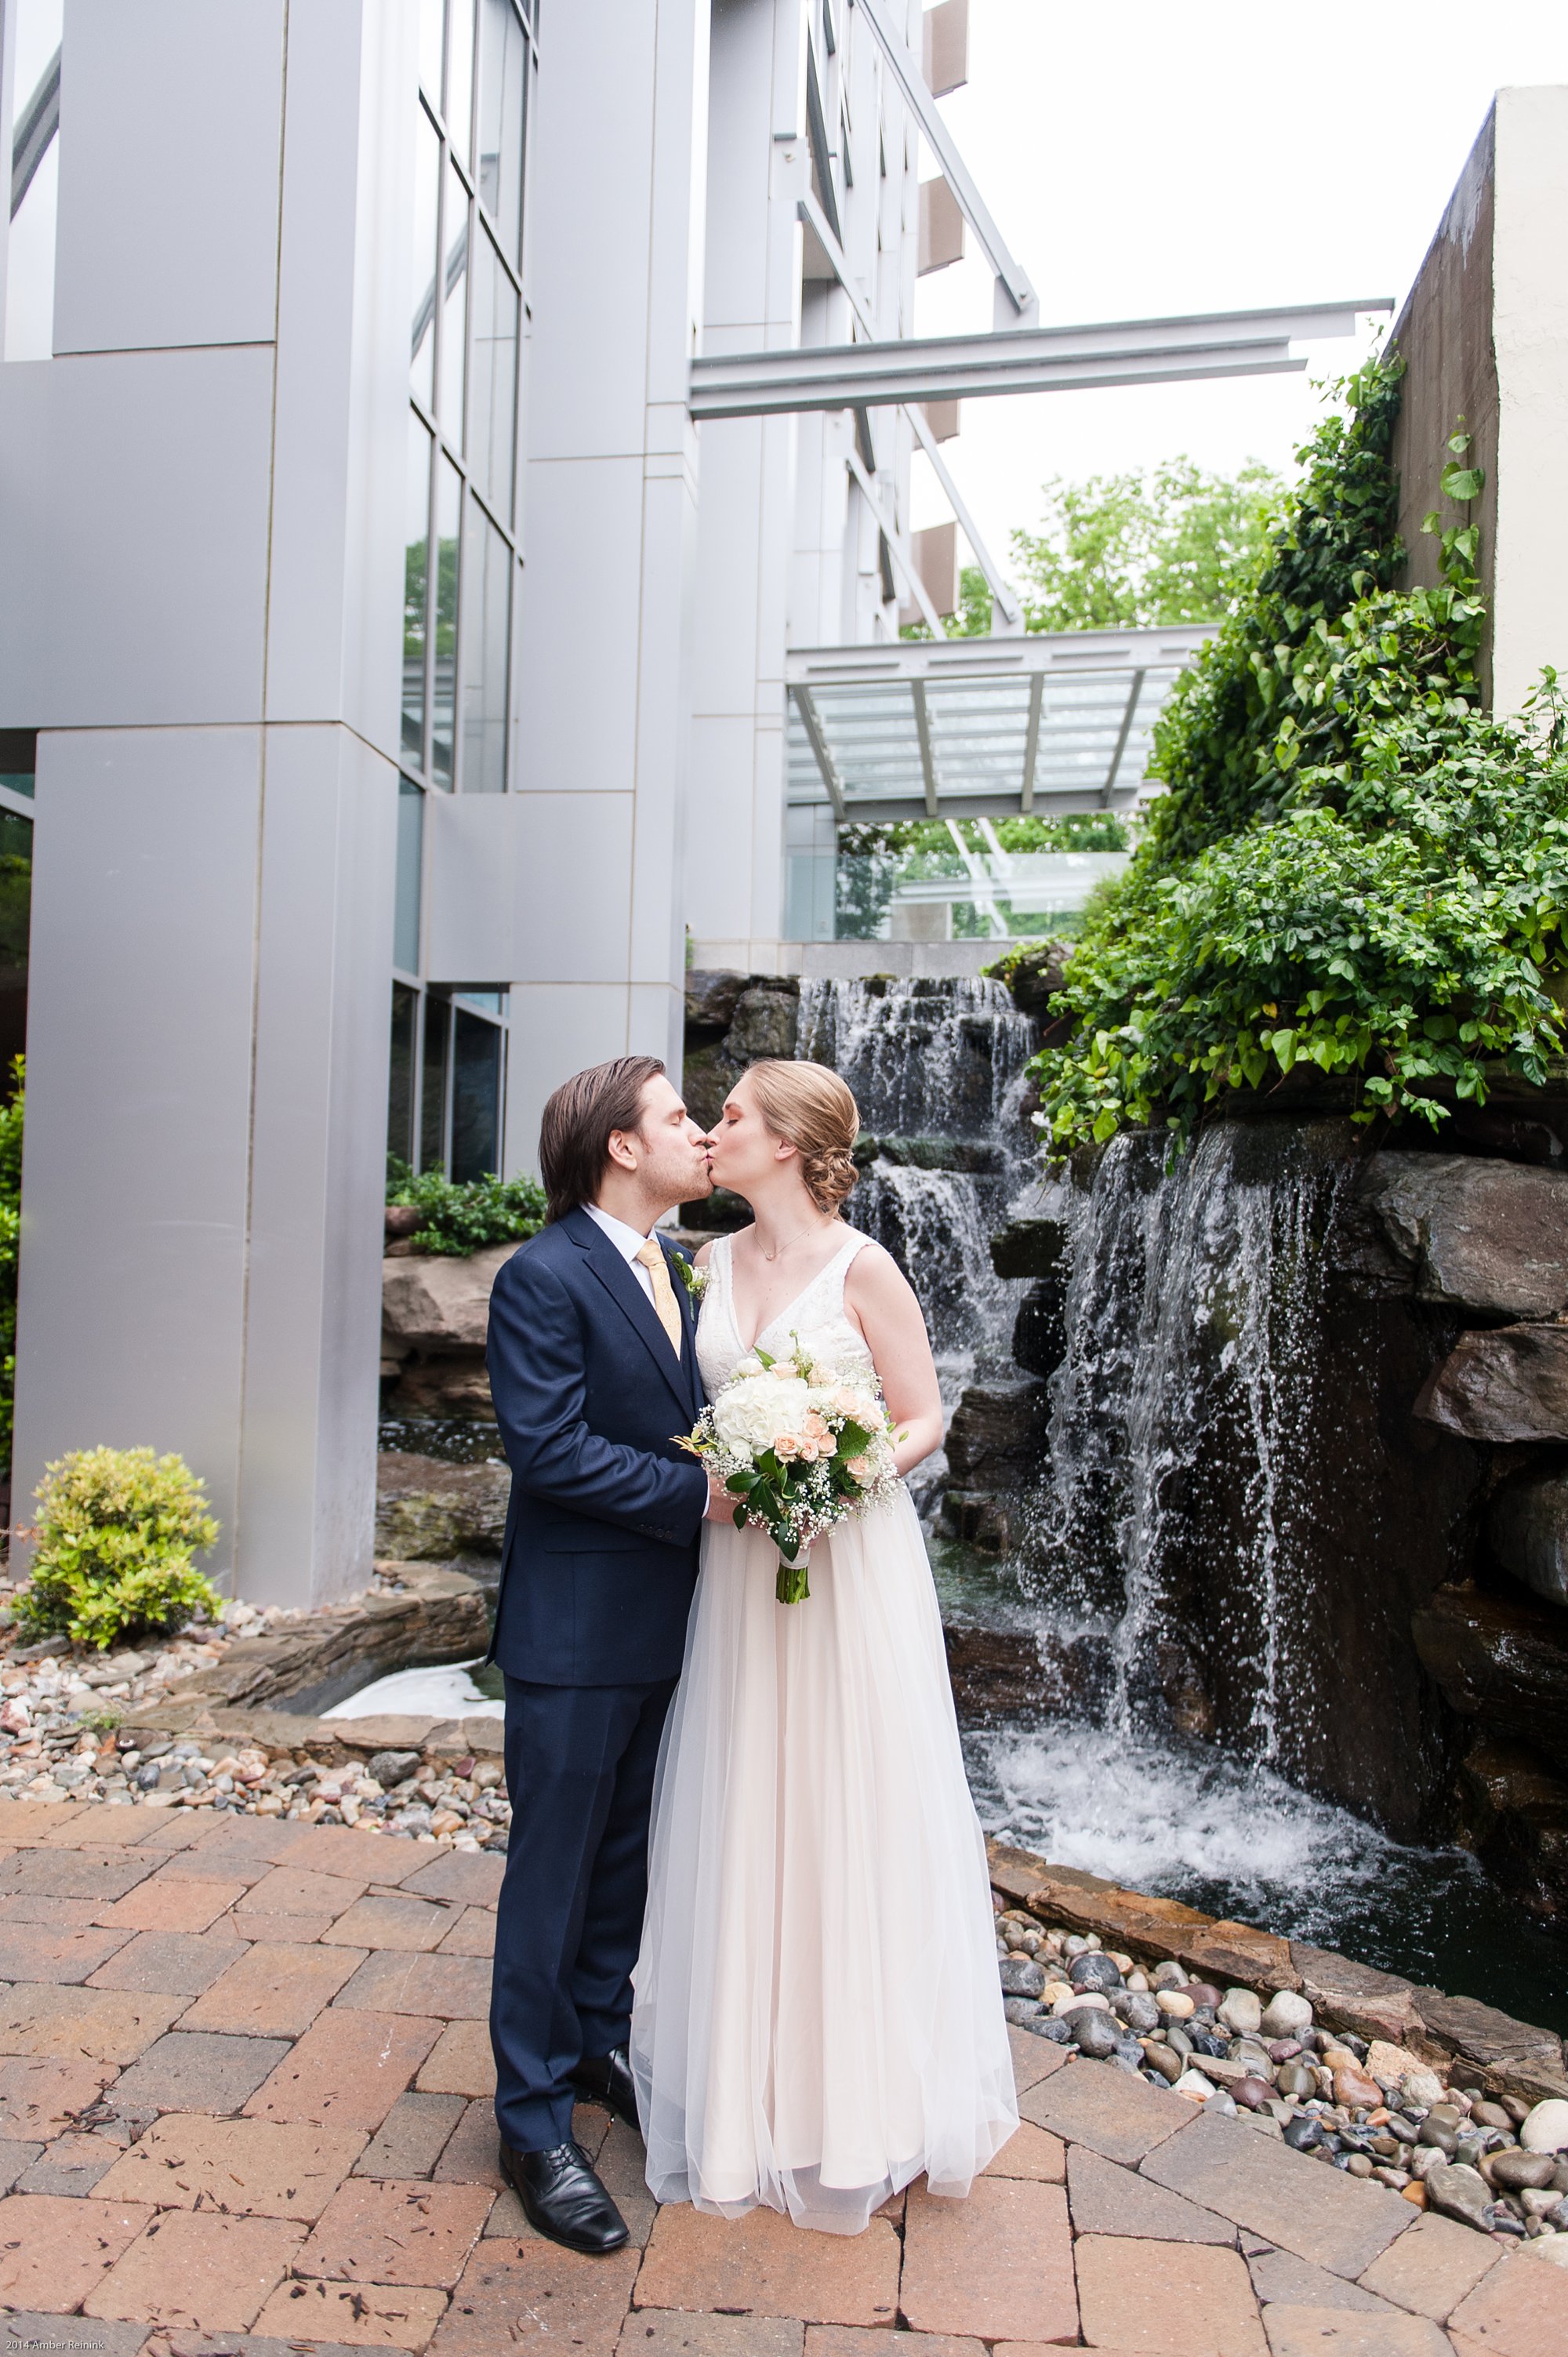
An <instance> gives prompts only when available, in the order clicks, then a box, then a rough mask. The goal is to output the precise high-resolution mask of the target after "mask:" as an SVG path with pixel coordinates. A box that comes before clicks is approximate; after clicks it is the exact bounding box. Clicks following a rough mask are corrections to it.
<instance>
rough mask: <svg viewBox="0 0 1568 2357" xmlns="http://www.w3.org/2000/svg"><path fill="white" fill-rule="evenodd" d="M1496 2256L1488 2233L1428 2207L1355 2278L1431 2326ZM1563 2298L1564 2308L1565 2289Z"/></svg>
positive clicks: (1498, 2251) (1566, 2301)
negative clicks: (1358, 2278)
mask: <svg viewBox="0 0 1568 2357" xmlns="http://www.w3.org/2000/svg"><path fill="white" fill-rule="evenodd" d="M1502 2256H1503V2253H1502V2250H1501V2249H1500V2248H1499V2246H1498V2244H1496V2243H1494V2242H1493V2241H1492V2240H1491V2239H1490V2237H1489V2236H1488V2235H1486V2234H1477V2232H1476V2230H1475V2228H1474V2227H1473V2226H1461V2225H1460V2223H1459V2222H1458V2220H1457V2219H1456V2218H1443V2217H1439V2215H1438V2214H1437V2212H1435V2211H1433V2210H1428V2211H1425V2212H1422V2213H1420V2214H1419V2215H1418V2216H1417V2218H1416V2221H1415V2223H1414V2225H1413V2226H1409V2227H1407V2228H1406V2229H1405V2232H1404V2233H1402V2235H1401V2236H1400V2238H1399V2240H1398V2241H1397V2242H1395V2243H1391V2244H1389V2247H1388V2249H1387V2250H1386V2251H1383V2252H1380V2254H1379V2255H1378V2257H1377V2258H1375V2259H1374V2260H1373V2261H1372V2264H1371V2266H1369V2268H1368V2269H1367V2270H1366V2272H1365V2274H1364V2275H1363V2276H1362V2277H1361V2282H1362V2284H1363V2286H1364V2287H1365V2288H1366V2289H1367V2290H1368V2291H1372V2292H1377V2293H1378V2294H1379V2295H1380V2297H1381V2298H1384V2299H1391V2300H1392V2301H1393V2302H1394V2304H1395V2306H1396V2307H1398V2308H1408V2309H1413V2310H1414V2312H1415V2314H1416V2315H1417V2316H1429V2317H1431V2319H1433V2321H1434V2324H1441V2323H1443V2322H1444V2319H1446V2318H1447V2317H1448V2316H1450V2315H1451V2314H1452V2312H1453V2311H1454V2309H1456V2308H1457V2307H1458V2305H1459V2303H1460V2301H1461V2300H1462V2299H1464V2298H1466V2295H1467V2294H1468V2293H1470V2292H1472V2291H1474V2290H1475V2288H1476V2286H1477V2284H1478V2283H1479V2282H1480V2280H1481V2277H1482V2276H1484V2275H1485V2274H1486V2273H1487V2269H1488V2268H1490V2267H1494V2266H1497V2265H1498V2261H1499V2260H1500V2259H1501V2258H1502ZM1563 2301H1564V2305H1565V2307H1568V2288H1565V2289H1564V2292H1563Z"/></svg>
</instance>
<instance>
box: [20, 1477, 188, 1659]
mask: <svg viewBox="0 0 1568 2357" xmlns="http://www.w3.org/2000/svg"><path fill="white" fill-rule="evenodd" d="M35 1494H36V1495H37V1498H38V1523H37V1524H36V1526H35V1529H34V1533H33V1536H34V1537H35V1539H36V1542H37V1545H36V1551H35V1553H34V1555H33V1573H32V1578H31V1580H30V1582H29V1584H28V1585H27V1587H25V1588H24V1589H23V1590H22V1592H21V1594H20V1595H19V1596H18V1597H17V1598H16V1620H17V1622H18V1623H19V1625H20V1626H21V1627H22V1628H24V1629H26V1630H27V1631H28V1632H29V1633H30V1634H32V1635H35V1636H49V1635H52V1634H54V1633H55V1632H56V1631H63V1633H64V1634H65V1635H66V1636H68V1637H70V1640H71V1641H72V1642H73V1643H74V1644H78V1645H97V1646H99V1647H100V1648H101V1649H105V1650H106V1649H107V1648H108V1647H109V1646H111V1645H113V1644H114V1643H116V1642H117V1641H119V1640H120V1639H121V1638H122V1637H126V1636H131V1635H134V1634H135V1633H136V1632H137V1631H141V1630H150V1629H167V1628H172V1627H176V1626H177V1625H178V1624H179V1623H180V1622H182V1621H184V1620H188V1619H189V1618H190V1616H191V1614H192V1613H193V1612H197V1611H205V1612H209V1613H211V1614H213V1615H214V1616H216V1614H217V1613H218V1612H219V1611H220V1609H221V1598H220V1596H219V1594H218V1591H217V1589H216V1588H215V1587H213V1585H212V1583H211V1581H210V1580H209V1579H208V1578H206V1577H204V1575H203V1574H202V1573H200V1572H199V1571H198V1570H197V1569H196V1567H195V1566H194V1565H193V1564H192V1562H191V1556H192V1555H193V1554H194V1553H196V1552H197V1551H205V1550H206V1549H207V1548H208V1547H210V1546H213V1545H215V1544H216V1543H217V1539H218V1524H217V1523H216V1522H215V1521H214V1520H213V1518H212V1516H211V1515H210V1514H209V1512H208V1511H207V1498H206V1493H205V1491H204V1489H203V1487H202V1484H201V1483H200V1482H199V1480H197V1478H196V1476H195V1475H194V1474H193V1473H192V1472H191V1470H190V1468H189V1467H188V1465H187V1464H186V1462H185V1460H184V1458H180V1457H155V1456H154V1454H153V1452H152V1450H151V1449H150V1448H84V1449H77V1450H74V1451H73V1452H72V1453H71V1455H70V1456H69V1457H62V1458H59V1459H58V1461H57V1462H56V1463H54V1464H53V1465H50V1466H48V1467H47V1468H46V1469H45V1473H44V1478H43V1480H41V1481H40V1482H39V1484H38V1490H37V1492H36V1493H35Z"/></svg>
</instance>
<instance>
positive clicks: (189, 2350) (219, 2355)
mask: <svg viewBox="0 0 1568 2357" xmlns="http://www.w3.org/2000/svg"><path fill="white" fill-rule="evenodd" d="M282 2288H284V2289H285V2290H286V2288H287V2287H286V2285H285V2286H284V2287H282ZM273 2297H274V2298H276V2297H277V2294H276V2293H274V2295H273ZM258 2321H259V2319H258ZM346 2345H347V2344H345V2343H344V2342H343V2341H311V2342H310V2343H309V2351H310V2357H344V2350H345V2347H346ZM0 2357H4V2352H3V2351H0ZM147 2357H301V2343H300V2342H299V2341H282V2340H276V2339H274V2337H273V2335H272V2334H270V2333H265V2332H162V2333H160V2334H159V2335H158V2339H157V2343H156V2347H155V2348H152V2349H150V2350H149V2351H148V2352H147Z"/></svg>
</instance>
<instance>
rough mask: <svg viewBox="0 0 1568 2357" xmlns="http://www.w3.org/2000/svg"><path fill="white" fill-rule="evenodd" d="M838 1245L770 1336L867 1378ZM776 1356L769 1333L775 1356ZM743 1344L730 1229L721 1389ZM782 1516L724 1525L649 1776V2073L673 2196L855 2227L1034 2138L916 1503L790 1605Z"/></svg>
mask: <svg viewBox="0 0 1568 2357" xmlns="http://www.w3.org/2000/svg"><path fill="white" fill-rule="evenodd" d="M867 1241H868V1239H867V1238H866V1237H865V1236H863V1235H860V1234H857V1233H855V1232H854V1231H853V1230H852V1231H851V1232H849V1233H848V1234H847V1235H846V1237H845V1240H844V1243H843V1249H842V1250H841V1251H840V1252H839V1253H838V1254H836V1255H835V1257H834V1258H833V1259H832V1261H830V1262H829V1264H828V1265H827V1266H826V1267H825V1268H824V1269H822V1271H821V1272H820V1273H819V1275H817V1276H815V1277H814V1278H813V1279H812V1281H811V1284H810V1285H809V1286H807V1287H806V1289H805V1291H804V1292H803V1293H802V1294H801V1295H800V1297H799V1298H798V1299H797V1300H795V1301H794V1302H792V1303H791V1304H790V1305H789V1308H786V1309H784V1310H782V1311H781V1312H780V1313H779V1316H778V1317H777V1318H773V1319H771V1320H770V1321H769V1323H768V1325H767V1326H766V1327H765V1328H764V1329H763V1330H762V1332H761V1333H760V1334H758V1335H757V1344H760V1345H761V1346H762V1348H764V1349H768V1348H769V1347H772V1348H773V1349H775V1350H777V1351H782V1350H785V1349H788V1348H789V1339H790V1336H791V1335H792V1334H793V1335H797V1336H798V1337H799V1339H800V1343H801V1344H802V1345H803V1346H804V1347H805V1348H806V1349H807V1350H808V1351H810V1352H811V1355H812V1356H813V1357H816V1358H822V1359H829V1360H831V1361H833V1362H834V1363H835V1364H836V1365H838V1366H841V1367H843V1369H844V1370H845V1371H846V1372H848V1371H849V1370H850V1369H851V1368H853V1369H854V1370H855V1371H856V1372H859V1371H861V1370H864V1369H866V1368H868V1367H869V1366H870V1364H871V1354H870V1352H869V1351H868V1350H867V1349H866V1346H865V1340H863V1338H862V1337H861V1335H860V1333H859V1332H858V1330H857V1329H856V1328H855V1327H854V1325H853V1324H852V1323H851V1322H850V1320H849V1318H847V1317H846V1315H845V1313H844V1307H843V1286H844V1277H845V1275H846V1273H847V1271H848V1269H849V1265H850V1263H851V1261H852V1260H853V1259H854V1255H855V1254H856V1252H857V1251H858V1250H859V1249H860V1247H861V1246H862V1245H863V1244H865V1243H866V1242H867ZM757 1344H754V1345H753V1346H752V1347H753V1348H755V1347H756V1346H757ZM746 1355H747V1349H746V1344H744V1343H743V1342H742V1340H741V1338H740V1336H739V1334H738V1333H737V1331H736V1321H735V1312H734V1307H733V1294H732V1291H731V1271H730V1244H729V1239H728V1238H727V1237H725V1238H722V1239H720V1241H719V1242H718V1243H715V1244H714V1249H713V1254H712V1256H711V1263H710V1280H709V1284H708V1287H707V1290H706V1293H705V1294H704V1296H703V1307H702V1314H701V1318H700V1321H699V1324H698V1329H697V1356H698V1360H699V1362H700V1364H701V1367H702V1372H703V1382H704V1383H705V1384H706V1385H707V1388H708V1392H709V1394H710V1395H713V1394H716V1393H717V1392H718V1391H719V1390H720V1389H721V1388H722V1387H723V1385H724V1384H725V1383H727V1382H728V1381H729V1379H730V1377H731V1375H732V1374H733V1373H734V1372H735V1369H736V1365H737V1364H738V1362H739V1361H740V1360H741V1359H743V1358H745V1357H746ZM777 1567H778V1554H777V1551H776V1549H775V1548H774V1546H773V1544H772V1543H771V1541H770V1540H769V1539H768V1536H767V1534H765V1533H763V1532H758V1531H753V1530H746V1531H736V1530H735V1529H733V1528H732V1527H731V1526H730V1525H729V1524H727V1523H707V1524H705V1525H704V1528H703V1568H702V1574H701V1577H700V1579H699V1581H698V1585H697V1593H696V1598H695V1601H694V1603H693V1610H692V1619H691V1623H690V1626H689V1628H688V1631H687V1637H686V1656H685V1666H684V1669H683V1671H682V1678H681V1684H680V1686H679V1688H678V1689H677V1692H676V1695H675V1699H674V1702H673V1704H672V1706H671V1712H670V1717H669V1719H668V1721H667V1723H666V1726H665V1730H664V1740H663V1747H662V1749H661V1752H660V1762H659V1770H658V1779H657V1782H656V1785H655V1791H654V1802H653V1827H652V1835H651V1843H650V1874H649V1899H648V1913H647V1918H646V1921H645V1925H644V1931H643V1940H642V1952H641V1954H640V1956H639V1960H638V1965H637V1970H636V1973H635V1975H634V1976H633V1977H634V1985H635V1988H636V2003H635V2008H634V2011H633V2016H632V2028H631V2061H632V2068H633V2071H634V2072H635V2073H636V2078H637V2087H638V2101H639V2107H640V2111H641V2115H642V2124H643V2132H644V2135H645V2136H646V2139H647V2144H648V2182H649V2184H650V2187H651V2189H652V2190H653V2192H654V2193H655V2195H656V2196H657V2197H658V2199H659V2200H660V2201H693V2202H694V2203H695V2204H696V2206H697V2207H698V2208H699V2209H703V2210H713V2211H718V2212H722V2213H723V2214H725V2216H736V2215H738V2214H739V2213H740V2212H744V2211H746V2210H749V2209H752V2208H754V2207H755V2206H756V2205H757V2203H759V2202H766V2203H768V2205H769V2206H770V2207H771V2208H773V2209H775V2210H781V2211H787V2212H789V2216H790V2217H791V2218H793V2219H794V2220H795V2222H796V2223H797V2224H799V2225H802V2226H812V2227H817V2228H820V2229H822V2230H823V2231H825V2232H827V2233H840V2234H853V2233H859V2232H860V2231H861V2229H862V2228H863V2227H864V2226H865V2223H866V2222H867V2220H868V2219H869V2218H870V2216H871V2214H872V2212H874V2211H875V2210H876V2209H878V2208H879V2207H880V2206H881V2204H882V2203H883V2202H884V2201H886V2200H887V2199H888V2198H889V2197H890V2196H891V2195H892V2194H894V2193H896V2192H897V2191H898V2190H899V2189H900V2188H901V2187H903V2186H905V2185H907V2184H908V2183H909V2182H910V2180H911V2179H914V2178H915V2177H918V2175H919V2173H920V2172H921V2170H922V2169H923V2170H925V2171H926V2172H927V2175H928V2178H929V2184H930V2190H931V2191H932V2192H933V2193H941V2194H951V2195H960V2194H963V2193H967V2191H968V2190H969V2187H970V2183H971V2181H972V2179H973V2178H974V2177H975V2175H976V2174H977V2173H978V2171H979V2170H981V2169H983V2168H984V2167H985V2165H986V2163H987V2162H988V2161H989V2160H990V2159H991V2158H992V2157H993V2154H994V2153H996V2152H997V2151H998V2150H999V2149H1000V2148H1001V2147H1002V2146H1003V2145H1004V2143H1005V2142H1006V2140H1007V2138H1008V2137H1009V2136H1011V2135H1012V2133H1013V2131H1014V2129H1015V2127H1016V2126H1017V2121H1018V2114H1017V2108H1016V2104H1015V2098H1014V2088H1013V2068H1012V2061H1011V2057H1010V2052H1009V2048H1008V2043H1007V2033H1006V2024H1005V2022H1004V2017H1003V2011H1002V1997H1001V1988H1000V1983H999V1981H998V1977H997V1972H996V1947H995V1933H994V1930H993V1913H992V1906H991V1897H990V1887H989V1880H988V1876H987V1869H986V1862H985V1848H984V1842H983V1837H982V1835H981V1831H980V1826H979V1824H978V1822H977V1820H976V1818H975V1813H974V1809H973V1806H972V1803H971V1800H970V1796H969V1791H968V1787H967V1785H966V1783H965V1781H964V1773H963V1761H962V1758H961V1752H960V1749H959V1738H958V1727H957V1723H956V1721H955V1718H954V1716H953V1704H952V1693H951V1689H950V1685H949V1683H948V1674H947V1662H946V1656H945V1653H944V1650H943V1645H942V1631H941V1621H940V1615H939V1612H938V1608H937V1599H936V1594H935V1591H934V1589H933V1587H932V1584H931V1575H930V1569H929V1565H928V1563H927V1560H926V1552H925V1547H924V1545H923V1544H922V1541H921V1536H920V1530H919V1525H918V1522H917V1520H916V1517H915V1510H914V1507H913V1506H912V1504H911V1503H910V1501H909V1495H908V1491H907V1490H906V1489H905V1488H904V1487H903V1485H902V1484H901V1483H900V1485H899V1487H898V1489H897V1492H896V1493H895V1495H894V1496H893V1498H892V1499H891V1500H890V1501H887V1502H886V1503H885V1504H883V1505H881V1506H879V1507H876V1508H875V1509H873V1510H872V1511H871V1512H867V1513H865V1514H864V1515H861V1516H859V1517H857V1518H852V1519H851V1520H848V1521H846V1522H843V1523H839V1524H838V1525H837V1526H836V1527H835V1529H834V1530H833V1531H832V1533H831V1534H830V1535H829V1536H827V1537H826V1538H822V1539H819V1540H818V1541H817V1543H816V1544H815V1545H814V1546H813V1547H812V1549H811V1558H810V1577H811V1595H810V1596H809V1598H806V1600H805V1601H804V1602H802V1603H800V1604H779V1603H777V1602H776V1601H775V1600H774V1575H775V1572H776V1570H777Z"/></svg>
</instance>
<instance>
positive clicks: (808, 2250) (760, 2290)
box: [521, 2181, 1065, 2330]
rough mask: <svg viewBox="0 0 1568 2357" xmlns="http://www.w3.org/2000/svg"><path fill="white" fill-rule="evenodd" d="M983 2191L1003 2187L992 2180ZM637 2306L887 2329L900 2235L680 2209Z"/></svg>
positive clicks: (656, 2247)
mask: <svg viewBox="0 0 1568 2357" xmlns="http://www.w3.org/2000/svg"><path fill="white" fill-rule="evenodd" d="M978 2190H979V2188H978V2186H977V2188H976V2191H977V2192H978ZM989 2190H992V2191H996V2190H1007V2189H1004V2188H1002V2187H1001V2186H1000V2182H999V2181H998V2183H997V2184H995V2185H992V2186H990V2188H989ZM1030 2190H1032V2191H1034V2192H1035V2193H1036V2194H1038V2195H1042V2196H1044V2195H1048V2194H1049V2193H1050V2191H1051V2188H1050V2187H1049V2186H1036V2187H1034V2188H1032V2189H1030ZM1060 2198H1061V2197H1060V2195H1059V2194H1058V2196H1057V2199H1058V2201H1059V2200H1060ZM955 2206H956V2205H955ZM1064 2231H1065V2217H1064ZM521 2247H523V2248H525V2249H529V2250H532V2249H536V2248H543V2247H544V2245H543V2244H524V2245H522V2246H521ZM637 2305H638V2306H639V2308H693V2309H740V2310H743V2311H747V2312H749V2313H750V2314H752V2315H754V2316H797V2317H799V2318H800V2320H801V2322H802V2323H805V2324H869V2325H878V2326H883V2325H886V2326H890V2325H891V2324H892V2322H893V2319H894V2316H895V2314H896V2312H897V2306H898V2237H897V2234H896V2233H894V2231H893V2228H892V2226H891V2225H890V2224H889V2222H888V2221H887V2220H886V2218H873V2219H872V2221H871V2222H870V2224H869V2225H868V2226H867V2227H866V2229H865V2233H863V2234H803V2233H800V2229H799V2228H798V2227H796V2226H794V2225H792V2224H791V2223H790V2222H789V2219H788V2218H786V2217H782V2216H781V2215H780V2214H779V2212H778V2211H777V2210H767V2209H757V2210H749V2211H747V2212H746V2215H745V2216H744V2217H741V2218H718V2217H714V2216H713V2215H712V2214H711V2213H710V2212H705V2211H702V2210H693V2209H689V2208H688V2207H687V2206H686V2205H685V2204H684V2203H681V2204H678V2205H674V2206H672V2207H671V2208H669V2209H664V2210H660V2212H659V2215H658V2217H657V2219H656V2220H655V2221H654V2226H653V2232H652V2233H651V2235H650V2237H649V2243H648V2251H647V2255H645V2257H644V2259H643V2262H642V2272H641V2274H640V2275H639V2277H638V2279H637ZM913 2320H914V2319H911V2321H913ZM942 2329H943V2330H945V2329H946V2328H945V2327H944V2328H942Z"/></svg>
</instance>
